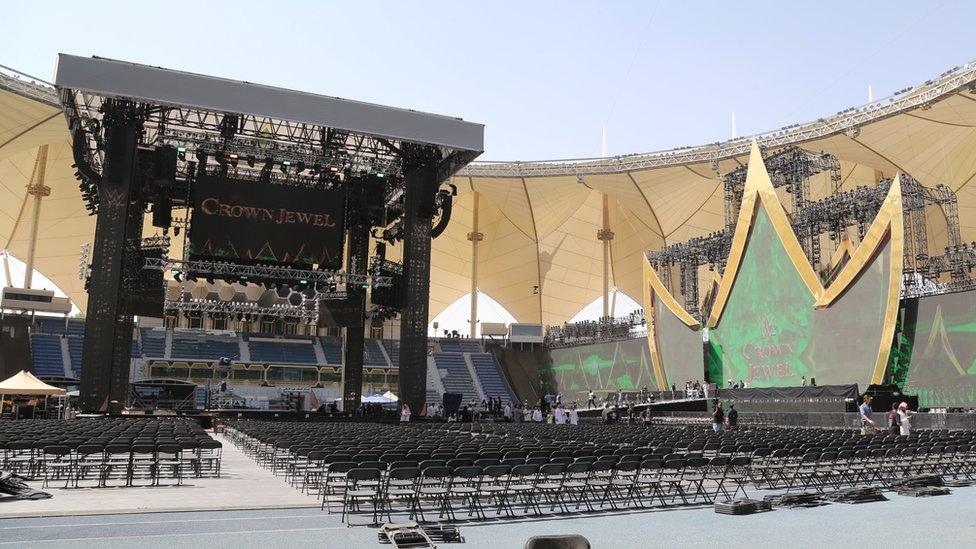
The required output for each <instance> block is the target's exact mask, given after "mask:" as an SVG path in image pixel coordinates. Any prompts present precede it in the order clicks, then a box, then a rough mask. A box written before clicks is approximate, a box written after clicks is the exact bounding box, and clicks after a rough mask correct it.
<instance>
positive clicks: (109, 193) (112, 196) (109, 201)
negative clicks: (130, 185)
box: [100, 188, 126, 208]
mask: <svg viewBox="0 0 976 549" xmlns="http://www.w3.org/2000/svg"><path fill="white" fill-rule="evenodd" d="M100 190H101V202H102V204H104V205H106V206H108V207H110V208H121V207H122V205H123V204H124V203H125V197H126V192H125V189H106V188H102V189H100Z"/></svg>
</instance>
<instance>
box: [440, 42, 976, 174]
mask: <svg viewBox="0 0 976 549" xmlns="http://www.w3.org/2000/svg"><path fill="white" fill-rule="evenodd" d="M973 83H976V61H971V62H969V63H967V64H966V65H963V66H960V67H956V68H954V69H953V70H951V71H948V72H947V73H945V74H944V75H943V76H942V77H940V78H939V79H938V80H935V81H928V82H926V83H924V84H922V85H921V86H919V87H917V88H914V89H913V88H909V89H908V90H903V91H902V93H900V94H896V95H893V96H891V97H888V98H883V99H880V100H878V101H875V102H874V103H870V104H868V105H864V106H861V107H856V108H853V109H847V111H842V112H841V113H838V114H836V115H834V116H831V117H827V118H821V119H819V120H817V121H815V122H810V123H807V124H797V125H794V126H791V127H787V128H781V129H779V130H775V131H771V132H766V133H761V134H756V135H753V136H747V137H742V138H739V139H732V140H729V141H724V142H720V143H710V144H708V145H702V146H695V147H681V148H677V149H671V150H667V151H658V152H651V153H644V154H632V155H624V156H615V157H612V158H601V159H578V160H555V161H537V162H476V163H473V164H469V165H468V166H467V167H465V168H464V169H462V170H461V171H460V172H458V176H461V177H542V176H555V175H564V176H570V175H575V176H580V175H595V174H613V173H622V172H629V171H638V170H646V169H650V168H660V167H666V166H680V165H684V164H697V163H701V162H718V161H721V160H727V159H731V158H735V157H739V156H747V155H748V154H749V147H750V146H751V143H752V140H753V139H756V140H758V141H759V144H760V145H761V146H763V147H768V148H777V147H782V146H785V145H792V144H798V143H802V142H804V141H810V140H813V139H819V138H821V137H826V136H830V135H836V134H840V133H844V132H847V131H851V132H855V133H856V132H857V131H859V127H860V126H863V125H865V124H870V123H872V122H876V121H878V120H882V119H885V118H888V117H891V116H894V115H897V114H900V113H902V112H906V111H910V110H913V109H915V108H918V107H920V106H923V105H928V104H931V103H934V102H937V101H939V100H941V99H944V98H945V97H948V96H950V95H952V94H955V93H959V92H962V91H965V89H966V88H967V87H969V86H970V85H971V84H973Z"/></svg>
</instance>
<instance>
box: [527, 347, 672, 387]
mask: <svg viewBox="0 0 976 549" xmlns="http://www.w3.org/2000/svg"><path fill="white" fill-rule="evenodd" d="M550 356H551V358H552V363H551V364H549V365H547V366H544V367H542V368H540V371H541V372H540V373H541V374H542V375H541V376H540V377H542V378H544V379H551V380H552V382H553V383H554V384H555V387H554V388H549V390H555V391H559V392H561V393H563V396H564V397H565V398H566V399H567V401H568V402H572V401H573V400H578V401H580V402H585V401H586V398H587V395H588V393H589V392H590V391H591V390H592V391H593V392H595V393H596V394H597V395H599V396H601V397H602V396H603V395H606V394H607V393H616V392H617V389H621V390H623V391H631V392H632V391H639V390H640V389H642V388H643V387H644V386H647V388H648V389H649V390H652V391H655V390H658V385H657V383H656V381H655V379H654V375H653V373H652V372H651V363H650V361H649V360H648V357H647V340H646V339H644V338H638V339H628V340H624V341H619V342H612V343H597V344H593V345H582V346H579V347H565V348H562V349H553V350H552V351H550Z"/></svg>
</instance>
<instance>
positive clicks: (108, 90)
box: [55, 54, 484, 152]
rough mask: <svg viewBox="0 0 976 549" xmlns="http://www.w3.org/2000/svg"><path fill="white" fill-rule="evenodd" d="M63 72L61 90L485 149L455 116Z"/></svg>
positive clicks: (473, 129) (144, 73)
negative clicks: (68, 89)
mask: <svg viewBox="0 0 976 549" xmlns="http://www.w3.org/2000/svg"><path fill="white" fill-rule="evenodd" d="M56 72H57V74H56V77H55V85H56V86H57V87H59V88H70V89H74V90H78V91H83V92H88V93H91V94H93V95H99V96H103V97H116V98H131V99H133V100H136V101H139V102H143V103H149V104H154V105H162V106H168V107H184V106H188V107H191V108H192V109H195V110H198V111H200V112H204V111H210V112H218V113H241V114H244V115H253V116H255V117H257V118H269V119H274V120H278V121H281V123H282V124H286V123H289V122H290V123H293V124H296V125H297V127H298V128H314V127H317V126H321V127H328V128H336V129H339V130H344V131H348V132H350V133H357V134H361V135H367V136H371V137H373V138H377V139H383V140H395V141H410V142H413V143H422V144H431V145H438V146H442V147H446V148H449V149H463V150H468V151H478V152H480V151H482V150H483V149H484V126H482V125H481V124H475V123H472V122H465V121H464V120H461V119H459V118H453V117H449V116H441V115H436V114H429V113H422V112H418V111H414V110H409V109H398V108H394V107H387V106H383V105H374V104H370V103H364V102H361V101H350V100H348V99H341V98H338V97H329V96H325V95H316V94H312V93H306V92H300V91H295V90H288V89H284V88H275V87H272V86H264V85H260V84H252V83H250V82H241V81H236V80H230V79H226V78H217V77H214V76H206V75H202V74H193V73H188V72H182V71H175V70H169V69H163V68H159V67H151V66H148V65H140V64H137V63H129V62H125V61H117V60H113V59H106V58H102V57H80V56H75V55H67V54H60V55H59V56H58V66H57V71H56ZM292 127H295V126H292ZM272 131H275V130H272Z"/></svg>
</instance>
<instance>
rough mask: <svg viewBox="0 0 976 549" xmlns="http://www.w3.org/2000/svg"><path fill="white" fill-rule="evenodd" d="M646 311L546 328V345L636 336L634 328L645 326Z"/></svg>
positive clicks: (556, 345)
mask: <svg viewBox="0 0 976 549" xmlns="http://www.w3.org/2000/svg"><path fill="white" fill-rule="evenodd" d="M645 324H646V319H645V318H644V310H643V309H638V310H636V311H633V312H631V313H630V314H628V315H625V316H621V317H612V316H605V317H601V318H598V319H596V320H584V321H581V322H567V323H565V324H563V325H562V326H546V335H545V340H544V344H545V345H546V346H547V347H548V348H550V349H551V348H556V347H563V346H569V345H580V344H584V343H598V342H603V341H617V340H621V339H629V338H631V337H634V336H635V335H643V334H635V333H634V328H636V327H639V326H644V325H645Z"/></svg>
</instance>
